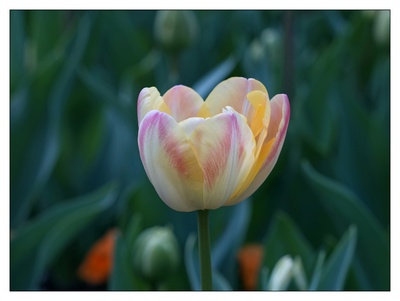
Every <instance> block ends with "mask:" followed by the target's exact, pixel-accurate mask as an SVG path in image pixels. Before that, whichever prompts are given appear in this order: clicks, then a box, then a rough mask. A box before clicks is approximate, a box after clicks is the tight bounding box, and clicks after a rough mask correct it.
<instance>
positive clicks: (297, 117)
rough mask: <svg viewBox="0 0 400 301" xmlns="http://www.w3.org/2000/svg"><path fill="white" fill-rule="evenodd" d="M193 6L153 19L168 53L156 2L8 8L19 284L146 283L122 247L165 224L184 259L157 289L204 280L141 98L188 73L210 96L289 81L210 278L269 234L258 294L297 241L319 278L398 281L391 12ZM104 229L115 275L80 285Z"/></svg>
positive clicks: (229, 210) (274, 90)
mask: <svg viewBox="0 0 400 301" xmlns="http://www.w3.org/2000/svg"><path fill="white" fill-rule="evenodd" d="M181 13H182V12H181ZM192 13H193V15H191V16H190V18H188V19H187V20H186V21H185V20H183V21H182V22H183V23H182V24H181V23H179V24H180V25H179V26H178V27H177V28H174V27H173V22H172V25H171V23H166V24H165V26H164V27H162V28H161V29H159V30H161V33H160V34H161V35H163V34H166V33H165V32H163V30H165V31H167V30H170V29H171V28H170V27H171V26H172V30H176V32H174V37H175V39H176V40H174V41H175V42H174V41H173V42H172V43H173V46H174V47H170V48H168V49H166V48H165V47H163V45H161V44H160V42H159V41H157V39H156V38H155V33H154V31H155V28H154V23H155V22H154V20H155V16H156V14H157V12H156V11H38V10H33V11H16V10H13V11H10V183H11V185H10V236H11V243H10V246H11V247H10V255H11V261H10V275H11V280H10V289H12V290H27V289H39V290H52V289H55V290H60V289H61V290H97V289H110V290H112V289H116V290H131V289H133V290H142V289H151V287H150V286H149V284H148V283H146V281H145V280H143V279H140V278H139V277H138V276H137V275H136V274H135V271H133V270H132V269H131V268H130V265H131V262H132V258H131V257H132V254H131V249H130V248H131V245H132V243H133V241H134V240H135V237H136V236H137V235H138V233H139V232H140V231H142V230H144V229H146V228H149V227H151V226H155V225H160V226H169V227H171V228H172V229H173V231H174V233H175V235H176V237H177V239H178V241H179V245H180V258H181V261H180V266H179V269H178V270H177V271H176V272H175V273H174V274H173V276H171V278H170V281H167V282H166V283H161V284H160V286H159V288H160V289H163V290H191V289H196V288H198V280H196V279H195V278H196V277H195V275H196V271H195V270H193V266H196V265H195V263H196V254H192V251H193V252H196V251H195V250H196V248H195V247H194V249H193V250H192V248H191V246H192V247H193V245H192V244H193V242H194V241H193V237H192V238H191V236H190V234H191V233H194V234H195V233H196V213H178V212H174V211H173V210H172V209H170V208H169V207H167V206H166V205H164V203H163V202H162V201H161V200H160V199H159V198H158V196H157V194H156V193H155V190H154V189H153V187H152V185H151V184H150V183H149V181H148V179H147V177H146V175H145V173H144V170H143V167H142V163H141V161H140V158H139V155H138V148H137V132H138V124H137V115H136V101H137V96H138V93H139V92H140V90H141V89H142V88H143V87H149V86H156V87H157V88H158V89H159V91H160V92H161V93H162V94H163V93H164V92H165V91H166V90H168V89H169V88H170V87H172V86H173V85H175V84H184V85H187V86H190V87H193V88H194V89H196V90H197V91H198V92H199V93H200V94H201V95H202V96H203V97H206V96H207V95H208V93H209V92H210V90H211V89H212V88H213V87H214V86H216V85H217V84H218V83H219V82H220V81H222V80H224V79H226V78H228V77H231V76H243V77H253V78H256V79H258V80H260V81H261V82H263V83H264V85H265V86H266V87H267V89H268V91H269V94H270V96H271V98H272V96H273V95H275V94H278V93H286V94H287V95H288V97H289V100H290V104H291V119H290V123H289V129H288V133H287V136H286V141H285V144H284V146H283V149H282V153H281V155H280V158H279V160H278V162H277V164H276V167H275V169H274V170H273V171H272V173H271V175H270V176H269V177H268V179H267V180H266V181H265V183H264V184H263V185H262V186H261V187H260V189H259V190H258V191H257V192H256V193H255V194H254V195H253V196H252V197H251V198H250V199H248V200H247V201H245V202H243V203H241V204H239V205H237V206H234V207H224V208H220V209H218V210H215V211H213V212H211V216H210V218H211V225H210V226H211V237H212V242H211V244H212V247H213V255H212V256H213V260H214V267H215V269H216V270H217V272H216V273H217V274H218V275H219V276H215V278H218V279H217V280H215V281H217V282H218V283H217V284H216V288H218V289H233V290H241V289H243V287H242V284H241V281H240V277H239V273H238V267H237V261H236V253H237V251H238V249H239V248H240V247H241V246H243V245H244V244H246V243H250V242H256V243H261V244H264V246H265V257H264V261H263V267H264V268H263V269H262V271H263V272H261V274H260V275H261V277H260V285H259V287H258V289H266V286H265V283H264V282H265V281H266V279H267V277H265V275H266V273H265V272H266V271H267V270H269V271H271V269H272V268H273V266H274V264H275V263H276V261H277V260H278V259H279V258H280V257H281V256H283V255H285V254H290V255H292V256H297V255H298V256H300V257H301V260H302V263H303V266H304V271H305V274H306V278H307V279H308V283H309V284H310V283H311V282H312V279H314V278H315V280H313V281H316V282H315V283H316V284H314V285H315V286H312V285H311V284H310V286H309V287H308V288H310V289H322V290H334V289H335V290H336V289H339V290H342V289H344V290H388V289H389V288H390V277H389V271H390V268H389V267H390V258H389V255H390V252H389V250H390V248H389V234H390V119H389V117H390V114H389V113H390V84H389V83H390V52H389V50H390V38H389V18H390V12H388V11H293V12H292V11H205V10H204V11H195V12H192ZM180 22H181V21H180ZM185 22H189V23H193V24H191V25H189V24H185ZM190 26H193V28H194V29H197V30H194V31H193V32H191V31H187V30H186V29H187V28H191V27H190ZM174 43H175V44H174ZM171 48H172V49H171ZM111 227H117V228H118V229H119V235H118V239H117V244H116V249H115V254H117V256H116V259H115V262H114V268H113V272H112V275H111V276H110V279H109V281H108V284H104V285H100V286H95V287H93V286H90V285H87V284H85V283H84V282H82V281H81V280H79V279H78V278H77V276H76V270H77V268H78V266H79V264H80V263H81V262H82V260H83V258H84V256H85V254H86V252H87V250H88V249H89V248H90V246H91V245H92V244H93V243H94V242H95V241H96V240H97V239H98V238H100V237H101V236H102V235H103V234H104V233H105V232H106V231H107V230H108V229H109V228H111ZM339 241H340V243H339ZM318 254H320V255H319V256H320V257H321V256H323V255H321V254H325V255H326V257H325V258H326V259H325V264H324V265H322V267H318V264H317V258H318ZM191 255H194V259H193V258H192V257H193V256H191ZM193 260H194V261H193ZM335 267H340V268H342V269H341V270H340V271H339V268H338V269H337V270H335ZM315 271H320V272H321V275H322V276H321V277H320V278H318V276H316V273H315ZM317 274H318V273H317ZM318 279H320V280H318ZM263 281H264V282H263ZM297 288H298V287H296V285H295V284H294V283H292V284H291V285H290V287H289V289H297Z"/></svg>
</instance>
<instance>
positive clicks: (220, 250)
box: [211, 201, 251, 282]
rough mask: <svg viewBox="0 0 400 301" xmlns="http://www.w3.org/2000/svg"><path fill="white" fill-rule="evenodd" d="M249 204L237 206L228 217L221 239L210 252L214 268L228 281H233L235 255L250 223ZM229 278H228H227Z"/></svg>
mask: <svg viewBox="0 0 400 301" xmlns="http://www.w3.org/2000/svg"><path fill="white" fill-rule="evenodd" d="M250 214H251V210H250V202H248V201H247V202H242V203H240V204H237V205H236V206H235V208H234V209H233V212H232V215H231V216H230V217H229V223H228V225H227V226H226V229H225V231H224V232H223V233H222V235H221V237H220V238H219V239H218V241H217V242H216V243H215V246H214V247H213V248H212V251H211V254H212V256H211V259H212V263H213V266H214V268H216V269H219V270H220V271H221V272H223V273H224V274H225V275H228V280H229V281H230V282H233V281H234V280H235V277H233V276H234V274H235V263H236V253H237V250H238V249H239V247H240V245H242V244H243V240H244V238H245V235H246V233H247V228H248V225H249V222H250ZM229 276H230V277H229Z"/></svg>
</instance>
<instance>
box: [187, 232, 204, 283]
mask: <svg viewBox="0 0 400 301" xmlns="http://www.w3.org/2000/svg"><path fill="white" fill-rule="evenodd" d="M195 245H196V235H195V234H194V233H192V234H191V235H189V237H188V239H187V240H186V244H185V266H186V272H187V274H188V277H189V282H190V285H191V287H192V290H194V291H200V290H201V282H200V271H199V268H198V266H199V261H198V260H196V256H195V255H194V253H195V250H194V248H195Z"/></svg>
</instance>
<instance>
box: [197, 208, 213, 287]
mask: <svg viewBox="0 0 400 301" xmlns="http://www.w3.org/2000/svg"><path fill="white" fill-rule="evenodd" d="M197 213H198V215H197V227H198V231H199V254H200V274H201V289H202V290H203V291H211V290H212V271H211V252H210V231H209V230H208V210H199V211H198V212H197Z"/></svg>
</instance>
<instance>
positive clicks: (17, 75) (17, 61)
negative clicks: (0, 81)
mask: <svg viewBox="0 0 400 301" xmlns="http://www.w3.org/2000/svg"><path fill="white" fill-rule="evenodd" d="M25 14H26V12H24V11H22V10H11V11H10V85H11V87H10V91H13V90H14V88H15V86H16V85H17V83H18V81H19V80H20V79H21V77H22V75H23V71H24V49H25V48H24V41H25V30H24V27H25V18H24V16H25ZM11 94H12V93H11Z"/></svg>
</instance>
